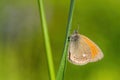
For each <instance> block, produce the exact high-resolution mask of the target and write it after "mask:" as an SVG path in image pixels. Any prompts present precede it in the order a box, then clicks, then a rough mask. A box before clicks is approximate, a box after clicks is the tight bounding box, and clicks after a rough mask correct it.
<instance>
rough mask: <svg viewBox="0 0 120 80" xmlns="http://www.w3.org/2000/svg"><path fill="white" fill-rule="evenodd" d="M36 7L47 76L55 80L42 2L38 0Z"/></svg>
mask: <svg viewBox="0 0 120 80" xmlns="http://www.w3.org/2000/svg"><path fill="white" fill-rule="evenodd" d="M38 5H39V12H40V19H41V23H42V29H43V34H44V40H45V47H46V55H47V62H48V68H49V76H50V80H55V73H54V65H53V58H52V51H51V46H50V40H49V35H48V29H47V23H46V17H45V11H44V6H43V0H38Z"/></svg>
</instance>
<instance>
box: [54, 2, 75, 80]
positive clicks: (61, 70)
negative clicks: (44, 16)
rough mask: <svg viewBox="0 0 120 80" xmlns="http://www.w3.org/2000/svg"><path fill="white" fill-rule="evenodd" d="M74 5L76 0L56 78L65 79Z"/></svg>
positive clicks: (71, 6) (71, 8) (71, 7)
mask: <svg viewBox="0 0 120 80" xmlns="http://www.w3.org/2000/svg"><path fill="white" fill-rule="evenodd" d="M74 6H75V0H71V3H70V10H69V16H68V23H67V29H66V39H65V44H64V49H63V56H62V59H61V63H60V66H59V70H58V73H57V77H56V80H64V73H65V68H66V63H67V53H68V37H69V35H70V30H71V26H72V17H73V11H74Z"/></svg>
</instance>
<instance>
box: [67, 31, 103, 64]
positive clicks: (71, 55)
mask: <svg viewBox="0 0 120 80" xmlns="http://www.w3.org/2000/svg"><path fill="white" fill-rule="evenodd" d="M69 40H70V44H69V49H68V60H69V61H70V62H71V63H73V64H75V65H85V64H87V63H89V62H95V61H98V60H100V59H102V58H103V52H102V51H101V49H100V48H99V47H98V46H97V45H96V44H95V43H94V42H93V41H91V40H90V39H89V38H87V37H86V36H84V35H81V34H78V32H77V31H75V32H74V33H73V34H72V35H71V36H70V38H69Z"/></svg>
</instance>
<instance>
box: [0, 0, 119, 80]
mask: <svg viewBox="0 0 120 80" xmlns="http://www.w3.org/2000/svg"><path fill="white" fill-rule="evenodd" d="M44 3H45V4H44V5H45V11H46V17H47V23H48V29H49V36H50V41H51V47H52V52H53V60H54V65H55V71H56V73H57V70H58V67H59V63H60V59H61V56H62V51H63V47H64V40H65V33H66V32H65V31H66V25H67V18H68V11H69V5H70V0H44ZM78 26H79V32H80V33H81V34H84V35H86V36H88V37H89V38H90V39H91V40H93V41H94V42H95V43H97V44H98V45H99V47H100V48H101V49H102V51H103V53H104V58H103V59H102V60H101V61H99V62H95V63H89V64H87V65H84V66H75V65H73V64H71V63H69V62H68V63H67V68H66V73H65V80H120V68H119V67H120V1H119V0H76V6H75V11H74V15H73V23H72V30H71V33H72V32H73V31H74V29H77V28H78ZM45 52H46V51H45V46H44V39H43V33H42V29H41V23H40V19H39V10H38V3H37V0H29V1H25V0H19V1H17V0H10V1H9V0H1V1H0V80H49V76H48V68H47V60H46V54H45Z"/></svg>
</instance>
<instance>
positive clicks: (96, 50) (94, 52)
mask: <svg viewBox="0 0 120 80" xmlns="http://www.w3.org/2000/svg"><path fill="white" fill-rule="evenodd" d="M82 37H83V39H84V40H85V42H86V43H87V44H88V45H89V47H90V50H91V52H92V58H94V57H95V56H96V55H97V53H98V49H97V47H96V45H95V44H94V43H93V42H92V41H91V40H89V39H88V38H86V37H85V36H82Z"/></svg>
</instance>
